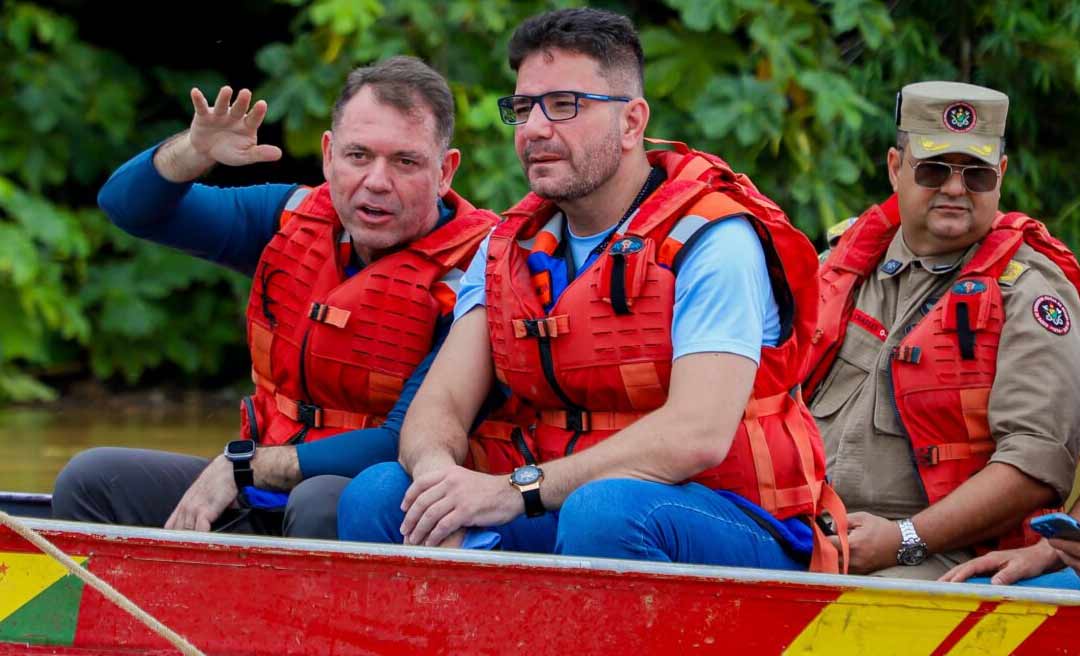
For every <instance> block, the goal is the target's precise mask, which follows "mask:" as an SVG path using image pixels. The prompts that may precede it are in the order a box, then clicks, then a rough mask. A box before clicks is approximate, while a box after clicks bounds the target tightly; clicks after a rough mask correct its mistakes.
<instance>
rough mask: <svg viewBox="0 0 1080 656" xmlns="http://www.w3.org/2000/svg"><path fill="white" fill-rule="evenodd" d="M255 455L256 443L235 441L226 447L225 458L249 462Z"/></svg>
mask: <svg viewBox="0 0 1080 656" xmlns="http://www.w3.org/2000/svg"><path fill="white" fill-rule="evenodd" d="M253 455H255V442H253V441H251V440H233V441H232V442H229V443H228V444H226V445H225V457H226V458H228V459H229V460H248V459H250V458H251V456H253Z"/></svg>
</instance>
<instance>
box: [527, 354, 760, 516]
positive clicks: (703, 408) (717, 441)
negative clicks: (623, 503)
mask: <svg viewBox="0 0 1080 656" xmlns="http://www.w3.org/2000/svg"><path fill="white" fill-rule="evenodd" d="M756 372H757V365H756V363H754V362H753V361H752V360H748V359H746V358H743V357H741V356H738V355H733V354H730V353H697V354H693V355H688V356H685V357H684V358H680V359H679V360H676V363H675V368H674V369H673V374H672V385H671V391H670V393H669V396H668V401H667V403H665V404H664V405H663V406H661V407H660V408H658V409H657V410H655V411H653V412H651V413H649V414H648V415H646V416H644V417H642V418H641V419H639V420H638V421H636V422H634V423H633V424H632V425H630V426H628V427H627V428H625V429H623V430H621V431H619V432H618V433H616V434H615V435H612V436H611V437H610V438H608V439H606V440H604V441H602V442H600V443H599V444H597V445H595V446H593V447H591V448H589V449H587V450H585V451H581V452H579V453H575V454H574V455H571V456H568V457H566V458H561V459H559V460H555V461H553V462H550V463H546V464H543V465H542V467H543V469H544V483H543V485H542V486H541V492H540V494H541V498H542V500H543V502H544V506H545V507H546V508H558V507H560V506H561V505H562V503H563V501H564V500H565V499H566V497H567V496H569V495H570V493H571V492H573V491H574V490H575V489H577V488H578V487H581V486H582V485H584V484H585V483H588V482H590V481H594V480H597V479H601V478H636V479H640V480H646V481H655V482H658V483H667V484H672V485H673V484H677V483H681V482H683V481H685V480H687V479H689V478H692V477H693V476H696V475H697V474H700V473H701V472H702V471H705V470H706V469H709V468H711V467H715V466H716V465H718V464H720V463H721V462H723V460H724V458H726V457H727V453H728V450H729V449H730V448H731V443H732V441H733V440H734V438H735V432H736V430H737V428H738V425H739V421H740V420H741V419H742V416H743V408H745V407H746V402H747V399H748V398H749V396H750V389H751V387H752V385H753V381H754V376H755V374H756Z"/></svg>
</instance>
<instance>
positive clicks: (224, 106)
mask: <svg viewBox="0 0 1080 656" xmlns="http://www.w3.org/2000/svg"><path fill="white" fill-rule="evenodd" d="M231 100H232V88H231V87H228V86H224V87H221V90H220V91H218V95H217V98H215V99H214V108H213V112H214V114H215V115H217V116H224V115H225V113H226V112H228V111H229V102H230V101H231Z"/></svg>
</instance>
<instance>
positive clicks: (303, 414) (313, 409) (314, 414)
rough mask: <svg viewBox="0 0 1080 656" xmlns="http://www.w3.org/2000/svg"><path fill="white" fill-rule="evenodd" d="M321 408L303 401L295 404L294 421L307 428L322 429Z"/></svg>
mask: <svg viewBox="0 0 1080 656" xmlns="http://www.w3.org/2000/svg"><path fill="white" fill-rule="evenodd" d="M322 419H323V417H322V408H320V407H319V406H317V405H312V404H310V403H304V402H303V401H297V402H296V421H298V422H300V423H301V424H303V425H305V426H307V427H308V428H322Z"/></svg>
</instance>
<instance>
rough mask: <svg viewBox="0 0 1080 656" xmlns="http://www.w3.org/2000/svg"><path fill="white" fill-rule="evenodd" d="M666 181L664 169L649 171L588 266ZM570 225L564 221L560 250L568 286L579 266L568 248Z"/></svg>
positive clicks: (591, 252)
mask: <svg viewBox="0 0 1080 656" xmlns="http://www.w3.org/2000/svg"><path fill="white" fill-rule="evenodd" d="M666 179H667V173H665V171H664V169H662V168H660V167H657V166H654V167H653V168H652V170H650V171H649V177H648V178H646V179H645V184H644V185H642V187H641V190H640V191H638V193H637V196H635V197H634V202H632V203H630V207H629V208H627V210H626V213H625V214H623V216H622V218H621V219H619V222H618V223H616V224H615V227H614V228H612V230H611V232H609V233H608V234H607V236H606V237H604V239H603V240H602V241H601V242H600V243H599V244H597V245H596V246H595V247H594V248H593V249H592V250H591V251H589V255H588V256H587V257H586V258H585V263H586V264H588V263H589V262H590V261H591V260H592V259H593V258H594V257H596V256H598V255H600V254H601V253H603V252H604V249H606V248H607V247H608V244H610V243H611V240H612V239H614V238H615V235H616V234H617V233H618V232H619V228H621V227H622V226H623V224H624V223H626V222H627V221H628V220H629V219H630V217H631V216H633V215H634V213H635V212H637V210H638V207H640V206H641V204H642V203H643V202H645V199H646V198H648V197H649V195H650V194H652V192H654V191H656V189H657V187H659V186H660V185H661V183H663V182H664V180H666ZM569 225H570V221H569V220H564V221H563V228H562V233H563V234H562V239H560V240H559V242H560V243H559V250H560V251H562V254H563V255H564V258H563V259H564V260H565V261H566V282H567V283H568V284H569V282H570V281H571V280H573V279H574V278H576V277H577V264H576V263H575V262H574V251H573V249H571V248H569V247H568V244H569V243H570V227H569Z"/></svg>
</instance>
